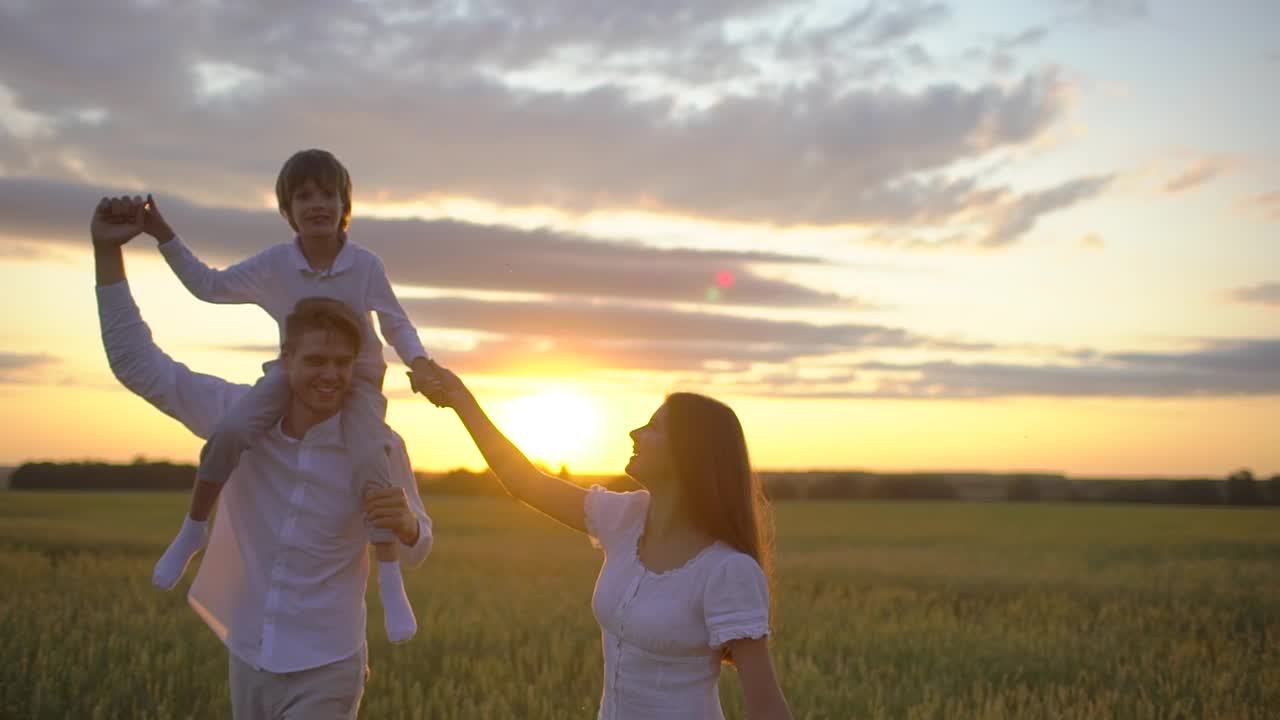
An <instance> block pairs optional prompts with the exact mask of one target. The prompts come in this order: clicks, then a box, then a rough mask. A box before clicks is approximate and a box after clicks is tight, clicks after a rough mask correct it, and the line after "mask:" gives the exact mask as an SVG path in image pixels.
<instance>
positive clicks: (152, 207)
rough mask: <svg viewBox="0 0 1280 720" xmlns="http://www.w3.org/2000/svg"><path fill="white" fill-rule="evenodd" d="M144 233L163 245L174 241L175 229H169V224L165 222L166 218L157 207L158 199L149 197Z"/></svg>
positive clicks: (143, 221) (143, 223) (144, 212)
mask: <svg viewBox="0 0 1280 720" xmlns="http://www.w3.org/2000/svg"><path fill="white" fill-rule="evenodd" d="M142 231H143V232H145V233H146V234H148V235H150V236H151V237H153V238H155V239H156V243H157V244H160V245H163V244H165V243H167V242H169V241H170V240H172V239H173V236H174V234H175V233H174V232H173V228H171V227H169V223H167V222H165V219H164V216H163V215H161V214H160V208H159V207H158V206H157V205H156V199H155V198H153V197H151V195H150V194H148V195H147V204H146V207H145V208H144V211H143V215H142Z"/></svg>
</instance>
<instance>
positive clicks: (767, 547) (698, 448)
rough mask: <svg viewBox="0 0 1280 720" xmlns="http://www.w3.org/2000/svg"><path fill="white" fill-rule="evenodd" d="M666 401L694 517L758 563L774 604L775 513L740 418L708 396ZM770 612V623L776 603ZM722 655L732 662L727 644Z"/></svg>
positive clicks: (671, 443)
mask: <svg viewBox="0 0 1280 720" xmlns="http://www.w3.org/2000/svg"><path fill="white" fill-rule="evenodd" d="M666 406H667V445H668V447H669V448H670V451H671V459H672V462H673V464H674V466H675V473H676V477H677V481H678V482H679V483H680V486H681V488H682V490H681V492H683V493H684V499H685V501H686V502H688V503H689V506H690V508H691V509H692V510H693V517H694V521H695V522H696V523H698V525H699V526H700V527H701V529H702V530H704V531H705V532H707V533H709V534H710V535H711V536H712V537H714V538H716V539H717V540H720V541H722V542H724V543H726V544H728V545H730V546H731V547H733V548H736V549H737V550H740V551H742V552H744V553H746V554H747V555H750V556H751V557H752V558H754V559H755V561H756V562H757V563H759V564H760V568H761V569H762V570H764V576H765V579H766V580H767V581H768V584H769V597H770V598H771V600H770V603H769V604H770V605H771V606H772V605H773V604H774V603H773V601H772V598H773V517H772V514H771V512H770V509H769V502H768V500H766V499H765V497H764V491H763V489H762V488H761V486H760V480H759V478H757V477H756V475H755V473H753V472H751V459H750V457H749V456H748V454H747V440H746V436H745V435H744V434H743V432H742V423H741V422H739V421H738V416H737V415H736V414H735V413H734V412H733V410H732V409H731V408H730V407H729V406H728V405H725V404H724V403H722V402H720V401H718V400H712V399H711V398H709V397H706V396H705V395H697V394H694V393H684V392H681V393H672V394H671V395H669V396H667V402H666ZM769 617H770V620H771V622H770V624H772V618H773V612H772V607H771V608H770V613H769ZM724 660H726V661H728V662H732V661H733V659H732V658H731V657H730V656H729V652H728V650H727V649H726V650H725V656H724Z"/></svg>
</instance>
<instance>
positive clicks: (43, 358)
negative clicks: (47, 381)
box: [0, 352, 61, 384]
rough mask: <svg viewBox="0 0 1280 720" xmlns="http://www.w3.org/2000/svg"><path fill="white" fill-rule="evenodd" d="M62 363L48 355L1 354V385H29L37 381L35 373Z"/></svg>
mask: <svg viewBox="0 0 1280 720" xmlns="http://www.w3.org/2000/svg"><path fill="white" fill-rule="evenodd" d="M59 362H61V361H60V360H59V359H58V358H57V357H55V356H53V355H49V354H46V353H14V352H0V384H9V383H28V382H32V381H33V380H35V379H36V373H35V372H34V371H38V370H42V369H44V368H47V367H49V366H50V365H55V364H57V363H59Z"/></svg>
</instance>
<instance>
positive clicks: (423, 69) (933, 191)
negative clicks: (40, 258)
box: [0, 1, 1068, 225]
mask: <svg viewBox="0 0 1280 720" xmlns="http://www.w3.org/2000/svg"><path fill="white" fill-rule="evenodd" d="M613 5H617V6H618V7H616V8H615V7H612V6H613ZM623 5H626V6H627V7H626V8H623V7H622V6H623ZM632 5H636V6H638V7H631V6H632ZM703 5H704V4H703V3H693V4H688V3H686V4H674V3H638V4H636V3H622V4H618V3H613V4H610V3H597V4H587V5H582V4H581V3H571V2H567V1H564V2H551V3H546V4H545V5H544V4H543V3H516V2H498V3H487V4H484V5H482V6H477V5H475V4H467V5H466V6H465V8H466V12H462V11H461V9H462V8H461V6H459V12H456V13H449V12H442V11H440V10H439V9H438V8H437V9H435V10H434V11H432V12H415V11H413V10H411V9H409V8H406V7H403V6H391V5H380V4H339V5H335V6H329V7H327V8H326V10H325V11H324V12H315V13H307V14H288V15H286V14H284V13H279V12H278V11H269V10H267V9H264V7H265V6H264V7H258V6H252V5H237V6H234V7H231V6H226V5H223V4H210V3H206V4H183V5H181V6H170V5H163V4H162V5H159V6H154V7H148V8H146V9H145V10H143V9H141V8H133V7H124V8H116V7H112V8H107V7H105V6H102V7H99V6H89V7H77V8H76V9H75V10H76V12H77V13H78V14H77V16H76V18H75V19H74V21H72V19H71V18H69V17H67V16H66V14H67V13H68V12H69V11H70V9H69V8H66V7H64V6H62V5H58V4H48V3H30V4H26V5H21V6H8V7H7V9H6V10H4V11H2V12H3V13H4V14H3V16H0V67H2V68H3V70H0V84H3V85H4V86H5V87H7V88H8V89H9V90H10V91H11V92H12V94H13V97H14V101H15V103H16V104H17V107H18V108H19V109H21V110H22V111H23V112H25V113H28V114H29V115H30V116H31V118H33V120H32V122H34V123H38V124H41V126H42V127H47V128H48V132H47V133H45V134H43V135H40V136H38V137H28V138H12V137H10V138H8V139H7V140H5V141H4V145H5V146H6V148H5V150H4V152H3V153H0V154H3V155H5V156H8V159H6V160H5V171H6V172H7V173H8V174H10V175H28V176H35V175H39V176H45V177H56V178H61V179H73V178H76V179H83V178H88V179H91V180H92V181H93V182H98V183H101V182H106V181H109V180H112V179H115V180H116V181H119V180H120V179H122V178H136V179H138V180H140V181H141V182H142V183H145V184H146V185H147V186H149V187H153V188H160V189H164V190H167V191H168V192H169V193H179V194H184V195H187V196H190V197H192V198H193V199H196V200H199V201H202V202H206V203H213V204H219V205H233V206H241V207H246V206H256V205H257V204H258V203H259V202H260V200H261V197H262V195H263V194H264V191H266V190H267V189H269V187H270V183H271V180H272V179H273V178H274V174H275V171H276V169H277V167H278V165H279V163H280V162H281V161H282V160H283V159H284V156H285V155H286V154H287V152H288V151H291V150H292V149H294V148H296V147H299V146H302V145H320V146H326V147H330V148H332V149H333V150H335V151H336V152H337V154H338V155H339V156H340V157H342V158H344V160H345V161H346V162H347V163H348V164H349V165H350V166H351V167H352V169H353V171H354V174H355V177H356V183H357V187H358V188H360V187H363V188H368V189H372V190H373V191H374V192H375V193H377V194H379V195H381V196H383V197H385V198H386V199H388V200H403V201H411V200H415V199H421V198H423V197H425V196H433V197H439V196H446V195H447V196H463V197H472V198H481V199H484V200H486V201H489V202H493V203H497V204H500V205H506V206H544V205H551V206H555V207H558V208H563V209H566V210H569V211H572V212H585V211H589V210H596V209H614V208H629V209H636V208H639V209H643V210H646V211H650V212H660V213H671V214H678V215H689V214H691V215H696V216H699V217H704V218H714V219H722V220H733V221H740V222H761V223H773V224H777V225H796V224H810V225H839V224H849V223H893V222H899V221H902V220H903V219H908V218H921V217H924V218H945V217H947V216H949V215H950V214H951V213H953V212H954V211H955V198H956V194H957V188H956V187H953V186H952V185H950V184H947V183H921V182H919V181H918V177H917V176H918V175H920V174H921V173H930V172H940V171H944V170H947V169H950V168H953V167H955V166H957V165H962V164H964V163H966V162H969V161H972V160H974V159H976V158H981V157H983V156H985V155H987V154H989V153H992V152H998V151H1001V150H1005V149H1009V148H1016V147H1018V146H1021V145H1024V144H1026V143H1029V142H1032V141H1034V140H1035V139H1036V138H1038V137H1040V136H1041V135H1042V134H1043V133H1044V132H1046V131H1047V130H1048V129H1049V128H1050V127H1051V126H1052V125H1053V124H1054V123H1055V122H1056V121H1057V120H1058V119H1059V118H1060V117H1062V115H1063V114H1064V111H1065V109H1066V106H1067V102H1068V94H1067V92H1066V88H1067V83H1066V81H1065V80H1064V79H1063V77H1062V76H1061V74H1060V73H1059V72H1057V71H1056V70H1053V69H1042V70H1038V71H1035V72H1029V73H1027V74H1026V75H1025V76H1023V77H1021V78H1015V79H1014V80H1013V81H1011V82H999V83H996V82H986V83H969V84H962V83H960V82H956V81H937V80H933V81H928V82H925V83H914V84H913V85H912V87H913V89H909V90H908V89H899V88H902V87H907V86H905V85H885V84H883V83H879V84H877V83H865V82H860V81H859V78H854V77H845V76H844V75H843V74H842V73H843V71H842V70H841V69H840V68H841V67H842V63H841V62H840V61H839V58H841V57H843V55H842V54H841V53H842V52H843V51H839V52H837V53H836V54H835V55H828V56H825V57H823V58H819V57H815V56H812V55H809V54H807V53H800V54H799V55H797V56H796V57H795V58H792V57H789V56H787V55H785V53H783V51H782V50H779V49H778V48H780V47H782V45H783V42H782V39H781V38H782V35H783V34H785V33H786V32H792V33H793V34H794V35H795V37H796V38H797V39H795V40H794V41H793V42H792V45H794V46H797V47H805V48H807V47H810V45H809V44H808V43H809V41H810V40H812V39H813V38H815V37H818V36H819V35H820V34H821V33H822V32H824V30H829V28H826V29H824V28H822V27H811V26H810V25H802V26H800V27H799V28H798V29H793V30H770V29H769V28H770V27H771V26H770V25H768V24H767V23H765V20H767V19H768V18H771V17H773V14H776V13H780V12H784V11H785V12H790V13H792V14H794V13H796V12H799V11H798V10H797V8H802V7H803V6H802V5H792V4H785V3H768V2H728V1H723V2H709V3H706V7H703ZM695 6H696V7H695ZM869 8H870V9H869V10H868V11H867V12H868V13H870V14H869V15H868V16H867V17H866V19H865V20H863V21H860V22H855V23H853V25H851V26H850V27H848V28H844V29H841V30H840V31H838V32H836V33H835V38H834V39H833V40H831V42H835V43H837V45H833V46H832V47H839V48H845V47H849V46H850V45H849V44H850V43H851V44H852V45H851V47H852V48H853V50H851V51H850V52H854V51H856V52H857V53H858V54H859V55H858V56H859V57H862V56H864V55H867V54H868V53H870V56H869V57H868V59H867V62H879V61H880V60H883V58H884V57H887V56H886V55H885V53H894V55H893V56H894V57H896V56H897V54H902V53H904V52H905V54H906V56H907V57H911V56H913V54H912V51H911V48H912V47H913V45H912V42H914V41H913V40H912V38H913V37H914V35H915V34H917V33H919V32H920V31H921V30H922V29H923V28H928V27H930V26H932V25H933V24H936V23H938V22H941V21H942V20H944V19H945V18H946V17H947V11H946V8H945V6H943V5H941V4H937V3H916V4H912V5H908V6H905V7H902V6H893V7H887V6H886V7H885V8H883V9H881V8H880V6H876V5H872V6H869ZM858 17H861V16H860V15H859V16H858ZM733 23H739V24H741V23H745V24H746V25H747V26H749V27H751V28H754V30H752V31H751V32H747V33H744V37H743V38H742V39H737V38H736V36H735V35H734V34H733V33H731V32H729V29H728V28H729V27H730V25H731V24H733ZM784 27H789V26H784ZM179 30H181V31H180V32H179ZM140 37H146V38H149V39H151V40H152V42H147V43H141V42H138V41H137V39H138V38H140ZM914 47H915V53H914V57H916V58H917V60H919V58H920V57H921V55H920V53H924V52H925V50H924V49H923V47H920V46H918V45H916V46H914ZM721 55H724V56H727V57H730V58H734V59H731V60H727V61H724V62H721V63H709V57H717V56H721ZM926 55H927V54H926ZM659 56H661V57H670V56H675V57H680V58H683V60H682V62H683V63H685V67H684V68H683V69H678V68H676V69H671V70H669V71H665V70H664V71H663V72H666V73H668V74H667V75H664V76H662V77H652V76H651V73H649V74H646V73H641V72H638V71H636V70H635V69H634V68H637V67H649V66H652V65H653V64H654V63H652V62H650V59H651V58H656V57H659ZM709 64H712V65H715V67H716V68H717V69H716V70H715V71H714V72H710V73H709V74H708V76H707V77H704V78H701V79H697V78H696V77H695V76H696V73H697V72H705V71H704V70H703V69H704V68H706V67H708V65H709ZM613 66H620V67H623V68H631V72H629V73H624V72H619V73H617V74H611V75H607V76H605V77H600V78H597V80H596V81H595V82H593V83H588V84H586V85H584V86H582V87H576V86H575V80H580V79H581V78H582V77H591V76H590V73H592V72H598V71H599V69H600V68H608V67H613ZM832 66H834V68H835V69H834V70H833V69H831V67H832ZM762 68H767V69H768V70H767V71H766V70H765V69H762ZM104 71H109V72H110V73H111V74H112V76H115V77H128V78H130V82H129V83H127V84H126V86H125V87H110V86H111V85H112V84H110V83H103V82H102V81H101V77H102V73H103V72H104ZM831 72H834V73H836V76H835V79H834V81H833V80H832V76H831V75H830V73H831ZM584 74H585V75H584ZM531 75H532V76H536V77H532V79H530V77H527V76H531ZM566 88H574V89H571V90H570V89H566ZM659 88H680V90H679V91H678V92H677V91H672V92H674V93H675V94H671V93H668V92H666V91H665V90H659ZM335 98H341V101H340V102H335ZM690 98H692V99H690ZM959 182H961V186H962V187H966V186H968V185H972V184H973V181H972V180H970V181H959Z"/></svg>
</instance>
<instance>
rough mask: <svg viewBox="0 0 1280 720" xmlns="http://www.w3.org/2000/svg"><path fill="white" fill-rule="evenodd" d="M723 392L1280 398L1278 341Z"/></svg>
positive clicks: (941, 364) (795, 379)
mask: <svg viewBox="0 0 1280 720" xmlns="http://www.w3.org/2000/svg"><path fill="white" fill-rule="evenodd" d="M702 380H703V381H704V382H714V381H715V378H714V377H711V376H704V377H703V378H702ZM726 387H727V388H732V390H733V391H734V392H739V393H744V394H753V395H764V396H770V397H786V398H792V399H799V398H824V399H839V398H849V399H853V398H899V399H928V400H943V399H977V398H999V397H1143V398H1175V397H1209V396H1212V397H1222V396H1253V395H1278V394H1280V339H1262V340H1238V341H1214V342H1210V343H1206V344H1205V346H1204V347H1203V348H1202V349H1201V350H1197V351H1193V352H1187V353H1164V354H1161V353H1115V354H1101V353H1100V354H1097V355H1096V356H1095V357H1093V359H1091V360H1089V361H1087V362H1083V363H1081V364H1077V365H1061V364H1057V365H1053V364H1018V363H1008V362H1003V363H996V362H986V363H982V362H975V363H960V362H955V361H950V360H942V361H933V362H921V363H893V362H862V363H857V364H854V365H851V366H849V367H848V368H847V371H846V372H845V373H844V374H838V375H833V376H829V377H827V378H822V379H818V380H814V379H808V378H804V377H803V376H797V375H794V374H785V373H784V374H778V375H775V376H773V377H771V378H769V379H767V380H766V381H765V382H760V381H758V380H756V379H754V378H749V377H746V376H741V377H739V378H730V379H728V382H727V384H726Z"/></svg>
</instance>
